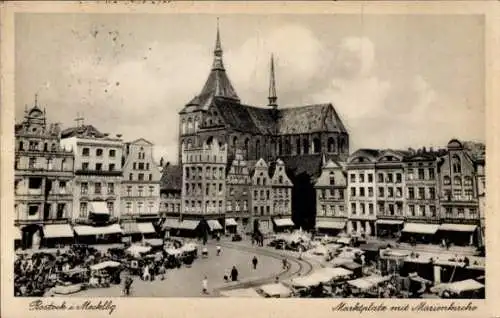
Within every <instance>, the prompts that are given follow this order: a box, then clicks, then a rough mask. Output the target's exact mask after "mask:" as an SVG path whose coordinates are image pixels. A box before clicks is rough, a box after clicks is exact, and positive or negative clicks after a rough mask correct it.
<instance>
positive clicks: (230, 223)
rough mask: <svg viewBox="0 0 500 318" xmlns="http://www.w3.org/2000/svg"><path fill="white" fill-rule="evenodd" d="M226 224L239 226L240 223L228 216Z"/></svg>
mask: <svg viewBox="0 0 500 318" xmlns="http://www.w3.org/2000/svg"><path fill="white" fill-rule="evenodd" d="M226 226H238V223H236V220H235V219H233V218H227V219H226Z"/></svg>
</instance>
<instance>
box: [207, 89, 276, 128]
mask: <svg viewBox="0 0 500 318" xmlns="http://www.w3.org/2000/svg"><path fill="white" fill-rule="evenodd" d="M214 107H216V108H217V109H218V111H219V113H220V114H221V116H222V117H223V119H224V121H225V122H226V124H227V125H229V126H230V127H231V128H232V129H234V130H237V131H242V132H248V133H254V134H264V135H267V134H272V133H273V127H274V121H273V119H272V116H271V109H266V108H259V107H253V106H247V105H242V104H240V103H239V102H235V101H230V100H226V99H219V98H217V99H216V100H215V102H214Z"/></svg>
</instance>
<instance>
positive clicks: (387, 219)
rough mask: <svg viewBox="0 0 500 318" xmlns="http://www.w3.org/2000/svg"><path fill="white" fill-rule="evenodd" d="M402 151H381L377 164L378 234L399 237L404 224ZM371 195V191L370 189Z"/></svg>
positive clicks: (403, 156)
mask: <svg viewBox="0 0 500 318" xmlns="http://www.w3.org/2000/svg"><path fill="white" fill-rule="evenodd" d="M406 155H407V152H405V151H401V150H384V151H380V153H379V156H378V158H377V161H376V163H375V173H376V174H375V175H376V184H377V187H376V191H375V195H376V200H377V205H376V214H377V221H376V234H377V236H380V237H392V238H394V237H397V236H398V235H399V233H400V231H401V230H402V227H403V223H404V217H405V215H404V202H405V198H404V191H405V178H404V171H405V170H404V159H405V156H406ZM368 192H369V194H370V193H371V190H370V189H368Z"/></svg>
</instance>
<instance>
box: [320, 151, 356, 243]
mask: <svg viewBox="0 0 500 318" xmlns="http://www.w3.org/2000/svg"><path fill="white" fill-rule="evenodd" d="M314 188H315V189H316V207H317V209H316V229H317V231H318V232H319V233H325V234H332V235H336V234H338V233H339V232H341V231H344V230H345V227H346V223H347V216H348V213H347V208H346V199H347V195H346V191H347V173H346V171H345V167H343V166H342V165H341V164H340V163H338V162H334V161H333V160H328V161H327V162H325V163H324V165H323V169H322V170H321V175H320V176H319V177H318V179H316V182H315V185H314Z"/></svg>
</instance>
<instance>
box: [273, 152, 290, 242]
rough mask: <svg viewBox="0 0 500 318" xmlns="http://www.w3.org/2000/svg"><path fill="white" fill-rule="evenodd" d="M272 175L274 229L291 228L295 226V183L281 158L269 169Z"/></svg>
mask: <svg viewBox="0 0 500 318" xmlns="http://www.w3.org/2000/svg"><path fill="white" fill-rule="evenodd" d="M269 175H270V176H271V175H272V177H271V191H272V195H271V197H272V204H273V205H272V209H271V215H272V217H273V226H274V231H275V232H279V231H281V230H282V229H290V228H293V227H294V226H295V224H294V223H293V220H292V188H293V183H292V181H291V180H290V178H289V177H288V175H287V173H286V167H285V163H284V162H283V160H281V159H279V158H278V159H277V160H276V162H274V163H273V164H272V165H271V167H270V171H269Z"/></svg>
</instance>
